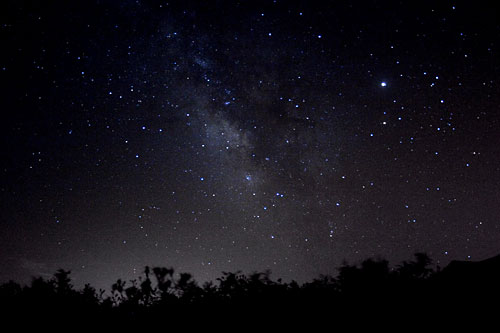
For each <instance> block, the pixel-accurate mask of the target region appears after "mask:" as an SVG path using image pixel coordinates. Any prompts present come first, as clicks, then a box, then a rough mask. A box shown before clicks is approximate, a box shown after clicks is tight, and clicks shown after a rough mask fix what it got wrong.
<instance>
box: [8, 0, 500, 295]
mask: <svg viewBox="0 0 500 333" xmlns="http://www.w3.org/2000/svg"><path fill="white" fill-rule="evenodd" d="M491 3H492V2H491ZM1 7H2V8H1V10H0V12H1V41H2V43H1V56H0V58H1V63H0V77H1V81H2V88H1V94H2V96H1V97H2V98H1V112H2V120H1V136H2V140H1V143H2V159H1V169H0V171H1V178H2V181H1V202H2V209H1V220H0V251H1V252H0V267H1V269H0V281H2V282H4V281H7V280H8V279H14V280H16V281H19V282H29V281H30V277H31V276H33V275H37V276H39V275H41V276H43V277H48V276H50V275H52V273H54V272H55V270H56V269H58V268H64V269H68V270H71V271H72V276H73V278H74V283H75V285H77V286H80V285H83V284H84V283H86V282H90V283H91V284H92V285H94V286H97V287H101V288H107V289H108V290H109V288H110V285H111V283H112V282H114V281H115V280H116V279H117V278H124V279H126V280H128V279H133V278H134V277H137V276H138V275H139V274H141V273H142V271H143V268H144V266H146V265H149V266H173V267H174V268H175V269H176V270H177V271H178V272H179V271H182V272H190V273H192V274H193V275H194V278H195V279H196V280H197V281H199V282H203V281H207V280H212V281H213V280H215V279H216V278H217V277H219V276H221V272H222V271H232V272H234V271H237V270H241V271H243V272H244V273H250V272H252V271H256V270H257V271H263V270H266V269H270V270H271V271H272V277H273V278H283V279H284V280H285V281H287V280H291V279H295V280H297V281H299V282H305V281H310V280H312V279H313V278H316V277H318V276H319V274H333V275H334V274H336V268H337V267H338V266H340V265H341V264H342V262H343V261H344V260H347V261H348V262H349V263H357V262H360V261H361V260H363V259H366V258H368V257H371V256H381V257H384V258H386V259H388V260H389V261H390V263H391V264H392V265H395V264H398V263H400V262H401V261H402V260H409V259H411V258H412V255H413V254H414V253H415V252H418V251H423V252H426V253H428V254H429V255H430V257H431V258H433V259H434V261H435V263H438V264H439V265H441V266H444V265H446V264H448V263H449V262H450V261H451V260H482V259H486V258H488V257H490V256H493V255H496V254H498V253H499V252H500V114H499V111H500V107H499V105H500V82H499V79H500V16H499V15H498V12H496V11H495V9H494V8H493V7H491V8H490V7H488V5H487V2H483V1H373V0H371V1H318V2H315V1H303V2H296V1H294V2H291V1H284V0H277V1H272V0H270V1H203V2H202V1H200V2H190V1H178V2H177V1H139V0H138V1H104V0H103V1H17V0H16V1H14V0H11V1H2V4H1Z"/></svg>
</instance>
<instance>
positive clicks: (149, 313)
mask: <svg viewBox="0 0 500 333" xmlns="http://www.w3.org/2000/svg"><path fill="white" fill-rule="evenodd" d="M431 264H432V260H431V259H430V258H429V256H427V255H426V254H424V253H416V254H415V255H414V259H413V260H409V261H404V262H402V263H401V264H399V265H397V266H395V267H394V268H391V267H390V266H389V262H388V261H387V260H384V259H381V258H368V259H366V260H364V261H362V262H361V263H360V264H359V265H350V264H348V263H343V264H342V265H341V266H340V267H339V268H338V275H337V276H336V277H334V276H330V275H320V276H319V277H318V278H316V279H313V280H312V281H310V282H305V283H303V284H302V285H300V284H298V283H297V282H295V281H292V282H290V283H283V281H282V280H280V279H278V280H273V279H272V278H271V272H270V271H263V272H253V273H251V274H248V275H246V274H243V273H242V272H241V271H236V272H222V276H221V277H219V278H218V279H217V280H216V282H217V283H214V282H211V281H209V282H206V283H205V284H203V286H201V287H200V286H199V285H198V283H197V282H196V280H194V278H193V276H192V275H191V274H189V273H180V274H178V275H175V274H174V272H175V271H174V269H173V268H165V267H153V268H152V269H151V268H149V267H148V266H146V267H145V268H144V272H143V276H140V277H138V279H135V280H131V281H129V282H128V283H127V282H125V281H124V280H122V279H118V280H117V281H116V282H115V283H113V284H112V285H111V293H110V294H109V295H106V296H105V294H104V293H105V291H104V290H100V291H99V292H97V291H96V289H95V288H93V287H92V286H91V285H89V284H86V285H85V286H84V287H83V289H82V290H75V289H74V286H73V285H72V283H71V278H70V274H71V272H70V271H66V270H63V269H59V270H57V271H56V272H55V274H54V276H53V277H52V278H50V279H44V278H41V277H36V278H34V279H33V280H32V282H31V284H30V285H28V286H21V285H19V284H17V283H15V282H13V281H9V282H7V283H4V284H2V285H0V305H1V310H2V312H1V313H2V314H4V315H7V317H9V318H18V317H30V316H31V317H33V318H39V320H42V319H43V320H52V321H54V320H55V321H61V322H63V321H78V320H89V319H90V318H93V319H94V320H104V321H108V322H110V323H115V322H118V323H132V322H145V321H146V322H147V321H154V320H155V319H154V318H162V316H164V315H165V314H168V315H169V316H171V317H170V318H172V320H181V318H185V317H186V316H190V317H192V316H200V315H203V314H205V315H207V314H210V316H208V315H207V318H213V317H216V316H220V315H221V314H223V315H225V316H234V317H235V318H241V316H245V315H247V314H249V313H254V314H255V313H256V312H259V316H260V317H262V318H264V317H266V316H271V314H272V315H273V316H278V313H279V311H281V312H282V313H284V316H288V317H290V315H292V314H293V316H303V315H305V314H315V316H317V318H323V317H328V316H329V315H331V314H332V313H336V314H337V315H339V316H340V314H347V313H349V312H352V311H357V312H360V311H362V312H363V313H372V314H374V313H378V314H379V315H382V312H383V311H385V312H387V311H392V312H391V313H398V311H400V310H401V309H406V310H408V309H414V310H415V309H418V308H424V307H428V308H432V307H434V308H436V307H437V306H440V307H443V306H445V305H447V306H453V305H454V304H462V306H463V300H464V299H474V300H477V294H478V293H482V294H483V295H486V294H487V295H488V297H490V298H491V299H495V297H498V296H500V288H499V286H498V280H499V278H500V257H496V258H492V259H491V260H486V261H484V262H478V263H467V262H455V263H452V264H450V265H449V266H448V267H445V269H443V270H438V271H434V270H433V269H432V268H431ZM176 276H178V278H176ZM471 283H472V284H471ZM318 314H321V316H320V315H318ZM270 319H271V318H270Z"/></svg>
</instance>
